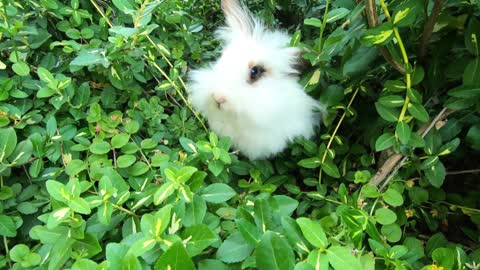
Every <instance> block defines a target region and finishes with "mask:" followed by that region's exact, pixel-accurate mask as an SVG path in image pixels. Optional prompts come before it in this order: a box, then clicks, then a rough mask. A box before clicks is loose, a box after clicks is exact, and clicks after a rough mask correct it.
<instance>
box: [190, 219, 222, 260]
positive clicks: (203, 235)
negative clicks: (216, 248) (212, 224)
mask: <svg viewBox="0 0 480 270" xmlns="http://www.w3.org/2000/svg"><path fill="white" fill-rule="evenodd" d="M182 238H183V239H188V241H187V242H186V245H187V247H186V248H187V251H188V254H189V255H190V256H191V257H193V256H196V255H198V254H200V253H201V252H202V251H203V250H204V249H206V248H207V247H209V246H210V245H211V244H213V243H215V242H217V241H218V236H217V234H215V233H214V232H213V231H212V230H211V229H210V228H209V227H208V226H207V225H205V224H197V225H194V226H192V227H189V228H186V229H185V231H184V232H183V233H182Z"/></svg>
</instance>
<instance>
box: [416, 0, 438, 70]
mask: <svg viewBox="0 0 480 270" xmlns="http://www.w3.org/2000/svg"><path fill="white" fill-rule="evenodd" d="M442 2H443V0H434V2H433V8H432V13H431V15H430V17H428V20H427V22H426V23H425V26H424V28H423V34H422V42H421V43H420V50H419V53H418V58H419V59H420V61H423V60H424V57H425V54H426V52H427V46H428V42H429V41H430V37H431V36H432V33H433V28H434V26H435V22H436V21H437V17H438V14H440V11H441V10H442Z"/></svg>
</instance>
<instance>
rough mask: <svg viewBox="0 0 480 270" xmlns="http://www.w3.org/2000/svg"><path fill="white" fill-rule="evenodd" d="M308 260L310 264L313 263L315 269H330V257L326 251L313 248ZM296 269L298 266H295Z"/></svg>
mask: <svg viewBox="0 0 480 270" xmlns="http://www.w3.org/2000/svg"><path fill="white" fill-rule="evenodd" d="M307 262H308V264H309V265H311V266H312V267H313V268H312V269H314V270H317V269H318V270H328V269H329V263H328V257H327V254H326V253H324V252H320V250H319V249H317V250H313V251H312V252H310V254H308V257H307ZM295 270H296V268H295Z"/></svg>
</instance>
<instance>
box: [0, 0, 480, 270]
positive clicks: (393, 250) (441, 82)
mask: <svg viewBox="0 0 480 270" xmlns="http://www.w3.org/2000/svg"><path fill="white" fill-rule="evenodd" d="M247 5H248V6H249V7H250V8H251V9H252V11H253V13H255V14H257V15H258V16H259V17H261V18H263V19H264V20H265V21H266V23H267V24H268V25H270V26H271V27H283V28H286V29H288V31H289V32H290V33H292V35H293V38H292V45H294V46H299V47H302V48H304V49H305V55H304V58H305V60H306V61H305V62H306V68H305V72H304V73H303V74H302V80H301V81H302V83H303V84H304V85H305V90H306V91H307V92H308V93H309V94H311V95H312V96H313V97H315V98H318V99H319V100H320V101H322V102H323V103H324V104H325V105H326V106H327V107H328V113H326V114H324V116H323V122H322V126H321V128H320V129H319V130H318V132H317V135H316V137H315V138H313V139H312V140H304V139H298V140H297V141H296V142H295V143H292V144H291V145H290V147H289V149H288V150H287V151H285V152H284V153H282V154H281V155H279V156H277V157H275V158H272V159H270V160H263V161H255V162H250V161H247V160H246V159H245V158H243V157H242V156H241V155H239V154H238V153H236V152H235V151H234V150H235V149H231V142H230V141H229V139H228V138H218V137H217V136H216V135H215V134H214V133H210V132H208V131H207V130H206V129H205V127H204V126H203V124H202V122H201V121H202V120H201V119H200V118H199V117H198V115H195V114H194V113H193V111H192V110H191V108H190V107H189V106H188V102H187V96H188V91H187V89H186V88H187V86H186V80H187V79H186V78H187V74H188V70H189V69H191V68H192V67H199V66H202V65H205V64H206V63H208V62H209V61H211V60H213V59H215V57H217V56H218V54H219V52H220V51H219V47H218V45H219V44H218V41H216V40H215V39H214V35H213V33H214V30H215V29H216V27H218V26H220V25H222V24H223V15H222V13H221V10H220V5H219V1H193V0H165V1H161V0H156V1H149V0H145V1H141V0H113V1H101V0H90V1H88V0H71V1H58V0H31V1H23V0H16V1H7V0H2V1H1V4H0V7H1V8H0V15H1V17H2V20H1V21H0V40H1V41H0V184H1V189H0V237H1V238H2V241H1V244H0V268H12V269H89V270H93V269H150V268H152V269H153V268H154V269H182V270H183V269H185V270H186V269H200V270H207V269H208V270H210V269H256V268H258V269H266V270H275V269H298V270H309V269H337V270H339V269H341V270H348V269H354V270H357V269H368V270H371V269H422V268H423V269H445V270H446V269H479V266H478V265H479V263H480V245H479V242H480V210H478V209H479V208H480V184H479V178H478V169H479V163H480V162H478V161H479V160H480V153H479V150H480V58H479V54H480V47H479V44H478V41H479V40H480V22H479V20H478V18H479V16H480V2H478V1H475V0H472V1H460V0H448V1H447V0H445V1H442V0H435V1H432V0H430V1H429V0H405V1H397V0H394V1H388V2H386V3H385V2H384V0H380V1H379V2H378V3H376V5H375V1H370V0H367V1H365V2H361V1H358V3H357V2H355V1H353V0H335V1H333V0H332V1H328V0H327V1H326V2H325V1H306V0H295V1H294V0H291V1H287V0H269V1H265V2H264V1H247ZM366 7H367V8H366ZM437 15H438V16H437ZM369 181H370V184H368V182H369Z"/></svg>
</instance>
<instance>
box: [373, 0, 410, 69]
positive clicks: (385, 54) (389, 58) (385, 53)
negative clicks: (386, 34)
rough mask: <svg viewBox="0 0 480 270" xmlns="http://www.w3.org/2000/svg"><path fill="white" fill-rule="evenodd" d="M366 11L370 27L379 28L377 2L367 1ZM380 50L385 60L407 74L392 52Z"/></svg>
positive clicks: (381, 48)
mask: <svg viewBox="0 0 480 270" xmlns="http://www.w3.org/2000/svg"><path fill="white" fill-rule="evenodd" d="M365 11H366V13H367V21H368V26H369V27H370V28H372V27H375V26H377V25H378V24H379V19H378V15H377V9H376V6H375V0H365ZM378 48H379V50H380V53H381V54H382V56H383V58H385V60H386V61H387V62H388V63H390V64H391V65H392V66H393V68H395V69H396V70H398V72H400V73H402V74H405V68H404V67H403V66H402V65H401V64H400V63H398V62H397V61H395V59H393V57H392V55H391V54H390V52H389V51H388V50H387V48H386V47H384V46H380V47H378Z"/></svg>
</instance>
